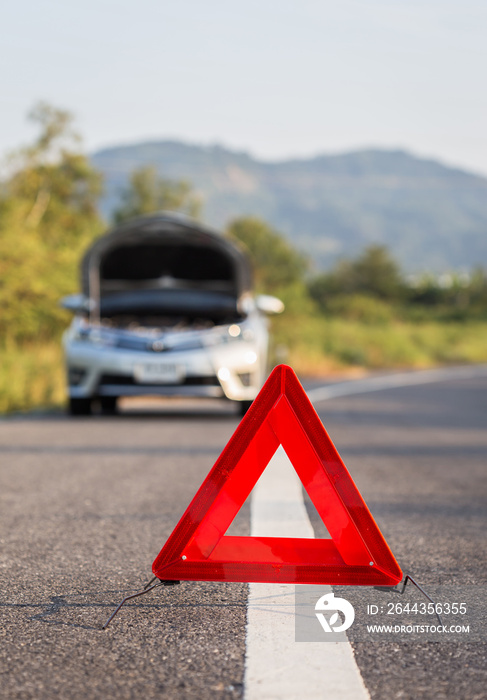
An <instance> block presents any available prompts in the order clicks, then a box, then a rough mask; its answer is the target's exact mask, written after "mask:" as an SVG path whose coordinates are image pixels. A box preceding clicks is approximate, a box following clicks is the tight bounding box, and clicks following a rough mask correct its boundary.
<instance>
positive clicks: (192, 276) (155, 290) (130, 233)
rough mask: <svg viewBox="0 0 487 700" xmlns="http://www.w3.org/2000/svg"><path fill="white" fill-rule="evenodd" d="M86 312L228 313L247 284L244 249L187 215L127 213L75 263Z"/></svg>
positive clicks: (248, 270) (249, 279)
mask: <svg viewBox="0 0 487 700" xmlns="http://www.w3.org/2000/svg"><path fill="white" fill-rule="evenodd" d="M81 287H82V291H83V294H85V295H86V296H87V297H88V298H89V299H90V301H91V306H92V308H93V312H92V316H94V317H95V318H96V317H98V318H99V317H100V316H112V315H117V314H123V313H131V314H135V315H137V314H140V315H143V314H148V313H155V312H158V313H161V314H166V313H168V314H171V313H173V314H176V313H180V312H184V311H185V310H187V309H188V308H189V307H191V308H193V307H194V314H195V315H198V314H203V313H204V312H205V311H209V312H210V315H211V316H212V317H214V319H215V321H218V320H219V319H220V318H221V319H223V318H226V317H228V316H231V315H232V313H236V311H237V310H238V308H239V302H240V300H241V298H242V296H244V295H245V294H246V293H247V292H249V291H250V290H251V287H252V274H251V268H250V263H249V260H248V258H247V256H246V254H245V253H244V252H243V250H241V249H240V248H239V247H238V246H237V245H235V244H234V243H232V242H231V241H229V240H228V239H226V238H224V237H223V236H222V235H221V234H219V233H217V232H215V231H212V230H210V229H207V228H206V227H204V226H202V225H201V224H199V223H198V222H196V221H193V220H191V219H189V218H187V217H184V216H181V215H177V214H171V213H165V212H162V213H158V214H153V215H150V216H143V217H139V218H136V219H132V220H131V221H128V222H126V223H124V224H122V225H121V226H118V227H116V228H114V229H112V230H110V231H108V233H106V234H105V235H104V236H102V237H101V238H98V239H97V240H96V241H95V242H94V243H93V245H92V246H91V247H90V248H89V249H88V251H87V252H86V254H85V256H84V258H83V261H82V263H81Z"/></svg>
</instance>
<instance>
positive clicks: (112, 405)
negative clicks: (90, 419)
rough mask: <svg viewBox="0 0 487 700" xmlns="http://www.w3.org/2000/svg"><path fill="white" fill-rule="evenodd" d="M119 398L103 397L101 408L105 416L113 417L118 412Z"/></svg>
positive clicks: (101, 398)
mask: <svg viewBox="0 0 487 700" xmlns="http://www.w3.org/2000/svg"><path fill="white" fill-rule="evenodd" d="M117 398H118V396H101V397H100V408H101V412H102V413H103V414H104V415H105V416H113V415H115V413H116V412H117Z"/></svg>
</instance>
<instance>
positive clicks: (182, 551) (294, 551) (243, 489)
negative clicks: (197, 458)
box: [152, 365, 402, 586]
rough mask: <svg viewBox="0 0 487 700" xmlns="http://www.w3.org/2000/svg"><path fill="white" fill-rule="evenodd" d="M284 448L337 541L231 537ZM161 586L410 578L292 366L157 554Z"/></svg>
mask: <svg viewBox="0 0 487 700" xmlns="http://www.w3.org/2000/svg"><path fill="white" fill-rule="evenodd" d="M280 445H282V447H283V448H284V450H285V452H286V454H287V456H288V458H289V460H290V461H291V463H292V465H293V467H294V469H295V470H296V473H297V475H298V477H299V479H300V480H301V482H302V484H303V486H304V488H305V489H306V492H307V493H308V495H309V497H310V499H311V501H312V502H313V504H314V506H315V508H316V510H317V512H318V514H319V516H320V518H321V519H322V520H323V523H324V524H325V526H326V528H327V530H328V532H329V533H330V538H329V539H328V538H327V539H308V538H300V537H259V536H251V537H235V536H232V535H225V533H226V531H227V529H228V528H229V526H230V524H231V522H232V521H233V519H234V518H235V516H236V514H237V513H238V511H239V510H240V508H241V506H242V505H243V503H244V502H245V500H246V499H247V497H248V496H249V494H250V492H251V491H252V489H253V488H254V486H255V484H256V483H257V481H258V479H259V477H260V476H261V475H262V473H263V472H264V470H265V468H266V467H267V465H268V464H269V462H270V460H271V459H272V457H273V456H274V454H275V452H276V450H277V449H278V447H279V446H280ZM152 570H153V573H154V575H155V576H157V578H159V579H161V580H181V581H242V582H251V581H256V582H271V583H272V582H274V583H306V584H310V583H311V584H340V585H356V586H360V585H362V586H395V585H396V584H397V583H399V581H401V579H402V572H401V569H400V568H399V565H398V563H397V562H396V560H395V558H394V556H393V554H392V552H391V551H390V549H389V547H388V546H387V543H386V541H385V540H384V538H383V536H382V534H381V532H380V530H379V528H378V526H377V524H376V522H375V521H374V519H373V517H372V515H371V514H370V511H369V510H368V508H367V506H366V505H365V502H364V500H363V499H362V497H361V495H360V493H359V491H358V489H357V487H356V486H355V484H354V482H353V481H352V478H351V476H350V474H349V473H348V471H347V468H346V467H345V465H344V463H343V462H342V460H341V458H340V456H339V454H338V452H337V450H336V448H335V446H334V445H333V443H332V441H331V439H330V437H329V436H328V433H327V432H326V430H325V428H324V427H323V424H322V423H321V421H320V419H319V417H318V415H317V413H316V411H315V410H314V408H313V406H312V405H311V403H310V401H309V399H308V397H307V396H306V392H305V391H304V389H303V387H302V386H301V384H300V383H299V380H298V378H297V377H296V375H295V374H294V372H293V370H292V369H291V368H290V367H287V366H285V365H279V366H278V367H276V368H275V369H274V370H273V372H272V373H271V375H270V376H269V378H268V380H267V382H266V383H265V384H264V386H263V387H262V389H261V391H260V393H259V395H258V396H257V398H256V399H255V401H254V402H253V404H252V406H251V407H250V409H249V411H248V412H247V414H246V415H245V416H244V418H243V420H242V421H241V422H240V424H239V426H238V427H237V430H236V431H235V433H234V434H233V435H232V437H231V438H230V441H229V442H228V444H227V446H226V447H225V449H224V450H223V452H222V454H221V455H220V457H219V458H218V460H217V461H216V463H215V465H214V466H213V468H212V470H211V471H210V473H209V474H208V476H207V477H206V479H205V481H204V482H203V484H202V485H201V487H200V489H199V490H198V492H197V493H196V495H195V497H194V498H193V500H192V501H191V503H190V504H189V506H188V508H187V509H186V512H185V513H184V515H183V516H182V518H181V520H180V521H179V523H178V525H177V526H176V528H175V529H174V531H173V532H172V534H171V535H170V537H169V539H168V540H167V542H166V544H165V545H164V546H163V548H162V549H161V551H160V552H159V554H158V556H157V557H156V559H155V561H154V563H153V566H152Z"/></svg>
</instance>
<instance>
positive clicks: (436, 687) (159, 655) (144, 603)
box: [0, 378, 487, 700]
mask: <svg viewBox="0 0 487 700" xmlns="http://www.w3.org/2000/svg"><path fill="white" fill-rule="evenodd" d="M317 409H318V411H319V413H320V416H321V418H322V420H323V422H324V424H325V426H326V428H327V430H328V432H329V434H330V435H331V437H332V439H333V441H334V442H335V444H336V446H337V447H338V449H339V451H340V453H341V455H342V457H343V459H344V461H345V463H346V464H347V466H348V468H349V471H350V472H351V474H352V476H353V478H354V480H355V482H356V484H357V485H358V487H359V489H360V491H361V493H362V495H363V497H364V499H365V501H366V502H367V504H368V506H369V508H370V510H371V511H372V513H373V515H374V517H375V519H376V520H377V522H378V524H379V526H380V528H381V530H382V532H383V534H384V536H385V538H386V540H387V541H388V543H389V546H390V547H391V549H392V550H393V552H394V554H395V556H396V558H397V559H398V561H399V563H400V565H401V567H402V568H403V570H404V571H405V572H407V573H411V574H412V575H413V576H414V577H415V578H416V579H417V580H418V581H419V582H420V583H421V584H422V585H423V586H424V588H425V589H426V590H427V591H428V590H430V591H435V592H436V591H438V590H440V589H441V591H445V590H447V591H448V593H449V595H450V596H455V597H456V599H458V600H459V601H460V598H461V597H462V596H466V597H467V598H468V600H469V603H471V604H472V605H477V607H478V608H479V609H482V608H483V609H484V610H485V608H486V607H487V606H486V605H485V603H486V602H487V600H486V596H485V583H486V577H487V576H486V566H485V564H486V500H487V498H486V496H487V486H486V457H487V432H486V430H485V428H486V422H487V420H486V416H487V379H486V378H477V379H469V380H456V381H444V382H441V383H438V384H430V385H425V386H411V387H405V388H396V389H389V390H386V391H381V392H376V393H373V394H361V395H358V396H349V397H346V398H337V399H333V400H331V401H327V402H323V403H321V404H319V405H317ZM237 422H238V419H237V417H236V415H235V414H234V413H233V409H232V408H231V407H227V406H226V405H225V404H223V405H222V404H207V403H204V404H193V405H192V407H191V409H190V410H188V404H186V403H178V402H175V403H173V404H170V405H169V407H167V406H166V407H164V408H159V409H157V410H156V409H154V408H151V410H142V409H140V408H137V409H135V408H133V407H132V408H131V409H127V410H125V411H124V413H123V414H122V415H120V416H117V417H114V418H107V417H101V416H99V417H93V418H86V419H69V418H67V417H65V416H62V415H37V416H30V417H12V418H8V419H5V420H2V421H1V422H0V508H1V510H0V525H1V530H0V540H1V542H0V544H1V549H0V581H1V593H2V594H1V602H0V615H1V626H0V640H1V641H0V697H2V698H26V699H27V698H35V699H36V700H41V699H44V698H46V699H47V698H49V699H50V698H57V697H59V698H70V699H72V700H76V699H77V698H90V699H91V698H106V699H110V698H117V699H121V700H123V699H124V698H142V697H144V698H202V699H204V698H240V697H242V695H243V692H244V689H243V680H244V675H243V674H244V660H245V623H246V600H247V586H246V585H244V584H233V583H230V584H216V583H215V584H213V583H183V584H181V585H179V586H175V587H171V588H166V589H160V590H158V591H155V592H154V593H151V594H149V595H148V596H146V597H143V598H140V599H136V600H135V601H133V602H131V603H128V604H127V606H126V607H125V608H124V609H123V610H122V611H121V612H120V614H119V616H118V617H117V618H115V620H114V622H113V623H112V625H111V626H110V627H109V629H108V630H106V631H101V629H100V628H101V626H102V625H103V623H104V622H105V621H106V619H107V617H108V616H109V615H110V613H111V612H112V611H113V609H114V606H115V605H116V604H117V603H118V602H120V600H121V599H122V598H123V597H124V596H125V595H128V594H130V593H131V592H134V591H135V590H138V589H140V587H141V585H143V584H144V583H145V582H146V581H147V580H149V578H150V577H151V564H152V561H153V559H154V557H155V555H156V554H157V553H158V551H159V550H160V548H161V546H162V544H163V543H164V541H165V539H166V538H167V536H168V535H169V534H170V532H171V530H172V528H173V527H174V525H175V524H176V523H177V521H178V519H179V517H180V515H181V514H182V512H183V511H184V509H185V508H186V506H187V504H188V503H189V501H190V500H191V498H192V497H193V495H194V493H195V491H196V490H197V488H198V487H199V485H200V483H201V482H202V480H203V478H204V477H205V475H206V473H207V472H208V470H209V468H210V467H211V466H212V465H213V463H214V461H215V460H216V458H217V456H218V455H219V453H220V452H221V450H222V448H223V447H224V445H225V444H226V442H227V440H228V439H229V438H230V436H231V434H232V433H233V431H234V429H235V428H236V426H237ZM310 514H311V516H312V512H311V509H310ZM312 522H313V524H314V525H315V530H316V533H317V534H318V535H319V534H320V524H319V523H318V522H316V520H315V521H313V517H312ZM248 532H249V513H248V509H247V508H244V511H243V513H242V514H241V516H240V517H239V519H238V522H237V523H236V524H235V526H234V530H233V534H248ZM336 591H337V593H339V594H343V595H344V596H346V597H347V598H348V599H349V600H350V601H352V602H353V603H354V605H356V606H360V605H363V604H364V602H365V601H366V600H368V598H367V596H368V595H369V593H370V595H372V594H373V595H375V596H386V597H385V598H384V600H389V597H388V596H393V594H384V593H379V592H375V593H371V592H370V591H369V589H360V588H354V589H347V590H346V591H344V590H341V589H336ZM416 593H417V592H416V591H412V592H411V593H409V587H408V589H407V595H408V596H409V599H410V600H411V601H412V600H416V601H417V602H420V601H421V596H420V594H418V595H417V594H416ZM435 594H436V593H435ZM405 597H406V594H405V596H404V598H405ZM402 598H403V597H399V596H396V597H394V600H396V599H401V600H402ZM374 600H375V598H374ZM479 603H480V605H479ZM479 632H480V635H479V634H478V633H479ZM476 633H477V636H472V637H471V638H462V639H455V640H453V641H452V640H441V641H421V640H419V641H418V640H415V641H411V640H407V639H388V638H381V639H379V640H378V641H374V642H373V643H371V642H370V640H369V639H366V638H364V637H363V635H361V634H360V632H354V631H353V628H352V629H351V630H349V637H350V639H351V642H352V645H353V647H354V651H355V657H356V660H357V663H358V666H359V668H360V671H361V673H362V676H363V678H364V680H365V684H366V686H367V689H368V691H369V693H370V695H371V697H372V698H419V697H420V698H435V699H436V698H465V699H469V700H470V699H471V700H474V699H477V698H484V697H485V693H486V691H485V689H486V687H487V671H486V659H485V632H483V631H482V626H481V623H480V622H478V624H477V628H476ZM482 636H483V642H482V641H481V638H482ZM324 646H326V645H324Z"/></svg>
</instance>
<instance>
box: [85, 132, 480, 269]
mask: <svg viewBox="0 0 487 700" xmlns="http://www.w3.org/2000/svg"><path fill="white" fill-rule="evenodd" d="M92 162H93V164H94V165H95V166H96V167H97V168H99V169H100V170H101V171H102V172H103V173H104V175H105V178H106V195H105V198H104V200H103V202H102V207H103V212H104V214H105V216H107V218H109V216H110V213H111V212H112V211H113V209H114V208H115V206H116V205H117V203H118V198H119V195H120V190H121V188H122V187H123V186H124V185H125V184H126V183H127V179H128V177H129V175H130V173H131V171H132V170H133V169H135V168H138V167H140V166H143V165H149V164H150V165H154V166H156V168H157V169H158V171H159V173H160V174H161V175H163V176H164V177H167V178H172V179H185V180H189V181H190V182H191V183H192V184H193V186H194V188H195V189H196V190H197V191H198V192H199V193H200V194H201V196H202V198H203V200H204V208H203V220H204V221H205V223H207V224H210V225H212V226H214V227H217V228H220V229H221V228H223V227H224V226H225V224H226V223H227V222H228V221H229V220H230V219H232V218H235V217H237V216H242V215H255V216H259V217H261V218H263V219H265V220H266V221H268V222H269V223H270V224H272V225H273V226H274V227H275V228H276V229H278V230H279V231H281V232H282V233H283V234H284V235H285V236H286V237H287V238H288V239H289V240H290V241H291V242H292V243H293V244H294V245H295V246H296V247H297V248H299V249H300V250H302V251H303V252H305V253H306V254H307V255H309V257H310V258H311V259H312V260H313V261H314V264H315V267H316V268H317V269H325V268H328V267H330V266H331V265H332V264H333V263H334V262H335V261H336V259H337V258H339V257H355V256H357V254H358V253H359V252H360V251H361V250H363V248H364V247H365V246H367V245H370V244H372V243H380V244H384V245H386V246H387V247H388V248H389V249H390V251H391V253H392V254H393V255H394V256H395V257H396V259H397V260H398V262H399V263H400V264H401V265H402V267H403V269H405V270H406V271H409V272H418V271H422V270H431V271H436V272H441V271H444V270H447V269H452V268H454V269H459V268H467V269H470V268H472V267H474V266H478V265H481V266H487V178H484V177H480V176H478V175H474V174H472V173H468V172H466V171H463V170H460V169H456V168H451V167H446V166H445V165H442V164H441V163H439V162H437V161H434V160H426V159H424V158H418V157H416V156H414V155H412V154H411V153H407V152H405V151H400V150H394V151H388V150H363V151H355V152H350V153H344V154H341V155H320V156H317V157H314V158H303V159H292V160H284V161H280V162H265V161H261V160H257V159H256V158H253V157H252V156H251V155H249V154H248V153H241V152H237V151H232V150H229V149H227V148H223V147H221V146H200V145H194V144H187V143H182V142H179V141H156V142H148V143H139V144H133V145H127V146H115V147H112V148H106V149H104V150H100V151H98V152H96V153H95V154H93V156H92Z"/></svg>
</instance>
